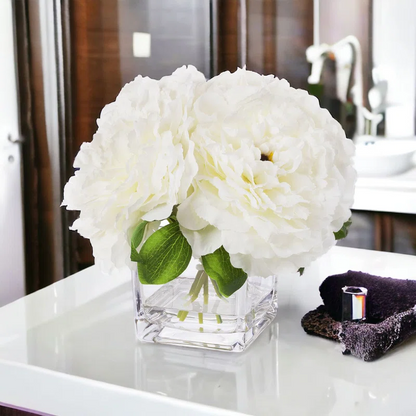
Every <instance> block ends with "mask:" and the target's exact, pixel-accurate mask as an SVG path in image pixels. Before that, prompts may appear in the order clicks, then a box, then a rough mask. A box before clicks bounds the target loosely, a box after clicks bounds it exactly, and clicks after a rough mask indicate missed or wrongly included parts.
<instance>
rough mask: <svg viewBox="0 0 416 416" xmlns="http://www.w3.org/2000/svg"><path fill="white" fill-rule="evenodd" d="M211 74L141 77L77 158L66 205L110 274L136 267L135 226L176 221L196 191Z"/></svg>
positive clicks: (188, 70)
mask: <svg viewBox="0 0 416 416" xmlns="http://www.w3.org/2000/svg"><path fill="white" fill-rule="evenodd" d="M203 84H205V77H204V75H203V74H202V73H200V72H198V71H197V70H196V69H195V68H194V67H192V66H189V67H182V68H179V69H178V70H176V71H175V72H174V73H173V74H172V75H171V76H168V77H164V78H162V79H161V80H160V81H155V80H153V79H150V78H143V77H141V76H138V77H137V78H136V79H135V80H134V81H132V82H130V83H129V84H127V85H126V86H125V87H124V88H123V89H122V90H121V92H120V94H119V95H118V97H117V98H116V100H115V102H113V103H111V104H109V105H107V106H106V107H104V109H103V111H102V113H101V116H100V118H99V120H97V124H98V130H97V132H96V133H95V135H94V138H93V140H92V142H91V143H84V144H83V145H82V146H81V149H80V151H79V153H78V155H77V156H76V158H75V162H74V167H75V168H77V169H78V170H77V171H76V172H75V175H74V176H73V177H72V178H71V179H70V180H69V182H68V183H67V185H66V186H65V191H64V201H63V205H66V206H67V209H69V210H79V211H81V212H80V216H79V218H78V219H77V220H76V221H75V222H74V224H73V227H72V228H73V229H74V230H77V231H78V232H79V233H80V234H81V235H82V236H84V237H86V238H89V239H90V240H91V244H92V246H93V250H94V256H95V259H96V262H97V263H99V264H100V265H101V266H102V267H103V269H104V270H107V271H111V270H112V268H113V267H117V268H122V267H123V266H125V265H126V264H129V263H130V262H129V256H130V236H131V232H132V228H133V227H135V226H136V225H137V224H138V223H139V222H140V221H142V220H147V221H156V222H155V223H153V225H154V228H155V227H156V226H157V224H158V222H157V221H159V220H162V219H165V218H167V217H169V215H170V214H171V213H172V209H173V207H174V206H175V205H177V204H180V203H182V202H183V201H184V200H185V199H186V198H187V197H188V194H189V191H190V189H189V188H190V185H191V182H192V180H193V178H194V176H195V174H196V173H197V170H198V165H197V163H196V160H195V156H194V143H193V142H192V141H191V140H190V134H191V131H192V130H193V129H194V128H195V125H196V118H195V117H194V116H193V104H194V101H195V99H196V98H197V97H198V94H199V89H200V87H201V86H202V85H203Z"/></svg>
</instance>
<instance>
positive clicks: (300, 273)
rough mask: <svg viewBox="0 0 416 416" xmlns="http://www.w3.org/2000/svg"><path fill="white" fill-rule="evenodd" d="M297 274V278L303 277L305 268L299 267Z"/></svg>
mask: <svg viewBox="0 0 416 416" xmlns="http://www.w3.org/2000/svg"><path fill="white" fill-rule="evenodd" d="M298 273H299V276H302V275H303V273H305V268H304V267H301V268H300V269H299V270H298Z"/></svg>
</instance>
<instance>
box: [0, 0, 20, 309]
mask: <svg viewBox="0 0 416 416" xmlns="http://www.w3.org/2000/svg"><path fill="white" fill-rule="evenodd" d="M11 2H12V0H0V306H2V305H4V304H6V303H9V302H11V301H13V300H15V299H17V298H19V297H21V296H24V294H25V271H24V254H23V253H24V245H23V216H22V188H21V180H22V178H21V152H20V147H19V145H18V144H14V143H11V142H10V141H9V140H8V136H9V135H10V136H11V137H12V138H13V139H16V138H18V137H19V123H18V107H17V96H18V95H17V84H16V66H15V54H14V44H13V19H12V3H11Z"/></svg>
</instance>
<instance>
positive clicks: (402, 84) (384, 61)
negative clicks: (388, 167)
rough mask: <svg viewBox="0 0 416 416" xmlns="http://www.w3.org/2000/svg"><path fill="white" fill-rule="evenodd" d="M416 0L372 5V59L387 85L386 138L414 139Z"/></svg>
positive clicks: (381, 1)
mask: <svg viewBox="0 0 416 416" xmlns="http://www.w3.org/2000/svg"><path fill="white" fill-rule="evenodd" d="M415 22H416V0H376V1H374V2H373V57H374V66H375V67H379V68H380V69H381V71H382V73H383V75H384V76H385V79H386V80H387V81H388V95H387V101H388V103H389V107H388V109H387V111H386V136H392V137H396V136H414V135H415V103H416V24H415Z"/></svg>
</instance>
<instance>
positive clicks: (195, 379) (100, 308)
mask: <svg viewBox="0 0 416 416" xmlns="http://www.w3.org/2000/svg"><path fill="white" fill-rule="evenodd" d="M348 269H355V270H363V271H369V272H372V273H374V274H379V275H384V276H390V275H391V276H394V277H397V278H412V279H416V257H411V256H405V255H398V254H390V253H381V252H371V251H364V250H357V249H349V248H343V247H336V248H334V249H333V250H331V252H330V253H328V254H327V255H326V256H324V257H323V258H322V259H320V260H319V261H317V262H316V263H315V264H314V265H313V266H311V267H310V268H309V269H308V270H307V271H306V272H305V274H304V276H302V277H299V276H282V277H281V278H280V282H279V286H280V289H279V298H280V301H279V312H278V317H277V319H276V321H275V322H274V324H273V325H271V326H270V327H269V329H267V330H266V331H265V332H264V333H263V334H262V335H261V337H260V338H259V339H258V340H257V341H256V342H255V343H254V344H253V346H252V347H251V348H249V349H248V351H247V352H245V353H242V354H232V353H221V352H211V351H202V350H191V349H181V348H176V347H168V346H159V345H152V344H139V343H137V342H136V340H135V337H134V329H133V311H132V299H131V292H130V282H129V279H128V277H126V276H120V277H118V278H114V277H112V278H111V277H106V276H103V275H101V274H100V272H99V271H98V270H97V269H96V268H95V267H93V268H90V269H87V270H85V271H83V272H81V273H78V274H76V275H74V276H71V277H69V278H67V279H66V280H64V281H61V282H59V283H56V284H54V285H52V286H50V287H48V288H46V289H44V290H42V291H39V292H37V293H35V294H33V295H31V296H27V297H26V298H23V299H21V300H18V301H17V302H15V303H13V304H10V305H8V306H6V307H4V308H1V309H0V402H2V403H5V404H8V405H11V406H17V407H22V408H26V409H32V410H34V411H37V412H43V413H47V414H57V415H71V416H74V415H77V416H80V415H89V416H90V415H100V416H103V415H123V416H124V415H146V416H147V415H166V416H167V415H169V416H170V415H181V416H182V415H232V414H236V413H234V412H239V413H245V414H251V415H300V416H307V415H311V416H321V415H389V416H391V415H394V416H407V415H414V414H416V410H415V409H416V394H415V391H416V340H411V341H410V342H407V343H406V344H405V345H403V346H402V347H400V348H398V349H397V350H395V351H393V352H391V353H390V354H388V355H387V356H385V357H384V358H382V359H380V360H378V361H376V362H372V363H365V362H362V361H360V360H358V359H356V358H354V357H351V356H343V355H342V354H341V351H340V348H339V346H338V344H337V343H334V342H332V341H328V340H325V339H321V338H318V337H312V336H309V335H307V334H306V333H304V331H303V329H302V328H301V326H300V319H301V317H302V316H303V314H304V313H306V312H307V311H309V310H311V309H313V308H315V307H316V306H318V305H319V304H320V298H319V294H318V286H319V283H320V282H321V281H322V280H323V279H324V278H325V277H326V276H328V275H330V274H334V273H339V272H345V271H347V270H348Z"/></svg>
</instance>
